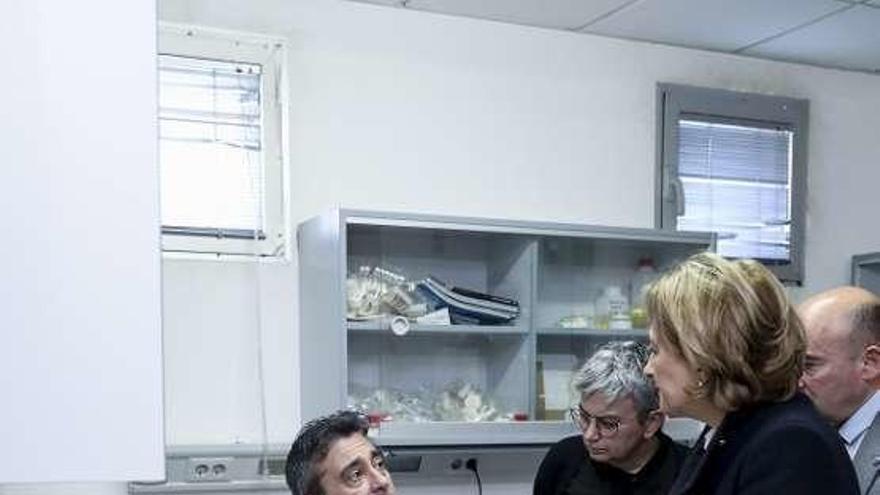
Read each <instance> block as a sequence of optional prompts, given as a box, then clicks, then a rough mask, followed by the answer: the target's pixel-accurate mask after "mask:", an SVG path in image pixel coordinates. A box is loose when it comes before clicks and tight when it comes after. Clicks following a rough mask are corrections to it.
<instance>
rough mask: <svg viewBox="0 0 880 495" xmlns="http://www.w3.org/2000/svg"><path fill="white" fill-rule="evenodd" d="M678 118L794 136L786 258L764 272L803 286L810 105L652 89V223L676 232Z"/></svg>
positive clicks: (682, 88) (680, 88) (675, 87)
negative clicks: (654, 109)
mask: <svg viewBox="0 0 880 495" xmlns="http://www.w3.org/2000/svg"><path fill="white" fill-rule="evenodd" d="M681 114H689V115H694V114H696V115H700V116H702V117H705V118H706V121H714V122H725V123H740V124H747V125H750V126H755V127H768V126H773V127H780V126H781V127H785V128H787V129H790V130H791V131H793V133H794V137H793V149H792V172H791V175H792V177H791V246H790V253H791V258H790V260H789V262H788V263H785V264H768V265H767V267H768V268H769V269H770V270H771V271H772V272H773V273H775V274H776V276H777V277H779V279H780V280H782V281H783V282H787V283H794V284H798V285H800V284H802V283H803V280H804V256H803V253H804V239H805V227H806V225H805V218H804V217H805V212H806V194H807V139H808V125H809V102H808V101H807V100H805V99H799V98H789V97H784V96H771V95H764V94H756V93H743V92H738V91H729V90H723V89H715V88H704V87H697V86H688V85H683V84H670V83H658V84H657V143H656V144H657V150H656V162H657V166H656V173H655V180H654V184H655V194H654V198H655V207H654V223H655V226H656V227H657V228H658V229H666V230H676V229H677V224H676V218H677V216H678V212H679V211H680V209H681V208H683V207H684V204H683V202H682V201H683V196H682V194H681V193H682V186H681V182H680V181H679V179H678V125H677V123H678V120H679V118H680V115H681Z"/></svg>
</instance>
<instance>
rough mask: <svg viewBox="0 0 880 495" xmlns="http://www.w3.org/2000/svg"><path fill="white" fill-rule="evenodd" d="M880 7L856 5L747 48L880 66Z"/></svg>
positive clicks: (852, 66) (782, 56) (768, 53)
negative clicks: (879, 47)
mask: <svg viewBox="0 0 880 495" xmlns="http://www.w3.org/2000/svg"><path fill="white" fill-rule="evenodd" d="M878 46H880V8H874V7H869V6H865V5H856V6H854V7H852V8H851V9H848V10H846V11H845V12H841V13H840V14H837V15H835V16H831V17H829V18H827V19H824V20H822V21H821V22H817V23H816V24H813V25H810V26H807V27H804V28H803V29H799V30H797V31H794V32H792V33H789V34H787V35H785V36H782V37H780V38H777V39H774V40H771V41H768V42H767V43H761V44H760V45H756V46H754V47H752V48H750V49H749V50H747V51H746V52H744V53H746V54H747V55H756V56H759V57H768V58H777V59H786V60H799V61H802V62H806V63H811V64H819V65H828V66H836V67H841V68H850V69H858V70H865V69H873V70H880V51H878V50H877V47H878Z"/></svg>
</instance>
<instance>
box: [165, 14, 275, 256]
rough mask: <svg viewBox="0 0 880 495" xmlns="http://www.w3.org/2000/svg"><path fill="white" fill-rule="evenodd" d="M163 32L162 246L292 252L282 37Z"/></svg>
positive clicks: (191, 30)
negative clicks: (284, 147)
mask: <svg viewBox="0 0 880 495" xmlns="http://www.w3.org/2000/svg"><path fill="white" fill-rule="evenodd" d="M159 40H160V41H159V44H160V46H159V52H160V53H159V165H160V178H161V184H160V191H161V207H162V248H163V250H164V251H165V252H166V253H169V252H170V253H203V254H214V255H233V256H270V257H272V256H284V255H286V254H287V249H288V248H287V244H288V242H287V238H288V235H287V228H286V223H287V222H286V215H285V210H286V208H285V197H284V196H285V195H284V190H285V187H284V182H283V180H284V175H285V174H284V173H283V170H284V154H283V153H282V146H281V143H282V121H281V118H282V112H281V109H282V108H283V105H282V101H281V94H282V85H281V83H280V81H281V76H282V66H281V64H282V63H283V60H284V57H283V48H284V46H283V44H282V43H281V42H279V41H278V40H273V39H267V38H263V37H255V36H250V35H240V34H237V33H226V32H221V31H215V30H206V29H202V28H192V27H184V26H175V25H163V26H162V27H161V31H160V37H159Z"/></svg>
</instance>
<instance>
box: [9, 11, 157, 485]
mask: <svg viewBox="0 0 880 495" xmlns="http://www.w3.org/2000/svg"><path fill="white" fill-rule="evenodd" d="M155 9H156V7H155V2H154V1H152V0H136V1H126V2H117V1H112V0H82V1H78V2H66V1H60V0H34V1H29V2H3V3H2V4H0V17H2V18H3V19H6V21H7V22H4V26H3V29H0V58H2V60H4V61H6V70H5V75H4V77H2V78H0V94H3V95H4V96H3V112H2V113H3V118H2V119H0V136H3V137H2V142H3V153H2V157H3V165H2V167H0V225H2V226H3V229H4V233H3V236H2V242H0V266H2V271H0V301H2V311H0V328H2V333H0V396H2V404H3V405H2V407H0V439H2V440H0V459H2V462H0V483H7V482H66V481H123V480H130V479H157V478H162V477H163V475H164V463H163V450H164V449H163V418H162V353H161V352H162V338H161V323H160V287H159V285H160V264H159V236H158V234H159V224H158V213H159V205H158V169H157V165H156V160H157V153H156V55H155V53H156V49H155V43H156V35H155V33H156V11H155Z"/></svg>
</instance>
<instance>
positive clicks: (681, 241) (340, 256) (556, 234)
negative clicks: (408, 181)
mask: <svg viewBox="0 0 880 495" xmlns="http://www.w3.org/2000/svg"><path fill="white" fill-rule="evenodd" d="M353 226H354V227H356V228H360V227H362V226H366V228H371V227H370V226H374V227H376V228H387V227H392V228H393V227H399V228H406V229H421V230H424V231H432V230H437V231H444V232H450V231H452V232H460V233H463V234H471V233H486V234H492V235H494V234H498V235H503V236H507V237H511V238H514V239H520V240H522V242H523V243H524V244H526V245H527V251H528V252H525V254H523V255H522V256H524V261H520V263H521V266H519V267H518V268H517V269H518V270H521V272H522V273H520V274H519V275H517V276H518V277H520V278H521V280H520V281H519V282H516V283H521V284H525V290H523V291H522V293H521V294H520V296H521V300H520V303H521V305H522V309H523V311H522V314H521V316H520V318H519V320H518V321H517V323H516V326H515V327H512V328H513V329H514V330H513V331H520V332H523V334H524V335H523V336H524V346H525V351H524V352H526V353H527V360H528V363H530V368H529V370H528V373H527V375H524V376H523V380H524V381H525V382H526V383H523V384H522V386H523V387H524V388H525V393H527V394H528V397H529V398H530V399H529V407H530V410H531V411H532V412H533V411H534V410H535V397H536V393H535V388H536V386H535V382H536V373H535V363H536V352H537V350H536V349H537V347H536V346H537V342H538V339H539V338H540V336H541V335H542V334H545V335H559V333H560V332H554V331H552V330H547V329H546V328H544V329H541V328H540V327H539V324H538V322H537V321H536V317H537V316H536V311H535V308H536V304H537V301H538V298H539V296H540V294H538V290H539V288H538V280H539V276H540V274H539V273H538V269H539V268H538V264H539V258H540V253H539V246H540V244H541V242H542V241H544V240H546V239H555V240H562V241H572V242H580V241H586V242H593V241H596V242H603V243H606V245H608V244H607V243H611V244H610V245H611V246H612V247H613V246H614V243H617V242H619V243H621V245H626V246H639V245H640V244H645V245H650V246H652V248H653V249H666V248H667V247H668V248H669V249H670V250H673V251H675V252H676V253H681V254H682V256H681V257H683V256H685V255H686V254H689V253H692V252H698V251H703V250H713V249H714V245H715V240H714V236H713V235H711V234H704V233H688V232H676V231H668V230H657V229H637V228H618V227H607V226H594V225H579V224H568V223H551V222H520V221H514V220H502V219H484V218H472V217H453V216H442V215H425V214H408V213H390V212H377V211H365V210H346V209H343V210H333V211H331V212H328V213H325V214H323V215H320V216H317V217H314V218H312V219H310V220H307V221H306V222H303V223H302V224H300V225H299V227H298V230H297V247H298V254H299V313H300V345H299V351H300V368H301V376H300V396H301V417H302V420H303V421H307V420H309V419H311V418H314V417H317V416H320V415H323V414H327V413H329V412H331V411H333V410H336V409H340V408H344V407H345V406H346V403H347V392H348V369H347V367H348V348H347V345H348V340H347V333H348V332H349V331H350V330H349V329H350V328H351V329H353V331H361V330H364V329H363V328H360V329H359V328H358V324H349V322H347V321H346V294H345V280H346V276H347V273H348V271H349V270H348V266H347V264H348V259H349V258H348V257H349V253H348V234H349V230H350V229H351V228H352V227H353ZM524 251H525V250H524ZM510 328H511V327H508V329H507V330H503V329H502V330H499V329H497V328H495V327H469V328H467V329H464V330H466V331H468V332H486V333H491V332H499V331H502V332H503V331H511V330H510ZM415 330H416V331H423V332H426V333H428V332H430V331H431V329H430V328H421V329H419V328H416V329H415ZM561 333H563V334H564V333H566V331H562V332H561ZM631 333H632V332H630V333H629V334H627V333H626V332H623V333H621V334H620V337H621V338H626V337H628V336H631ZM529 417H530V418H531V417H533V416H531V415H530V416H529ZM389 426H393V427H392V428H388V429H385V428H384V427H383V428H382V429H380V431H379V435H378V436H379V440H380V441H381V442H382V443H383V444H384V445H388V446H451V445H469V446H473V445H537V444H540V445H546V444H549V443H553V442H555V441H557V440H559V439H560V438H562V437H563V436H565V435H567V434H570V433H572V432H573V429H572V425H570V424H569V423H568V422H565V421H525V422H485V423H463V422H462V423H454V422H450V423H444V422H432V423H406V422H399V423H397V424H394V425H389ZM683 428H684V430H686V431H687V432H686V433H682V434H678V435H676V434H675V431H674V430H676V424H675V423H674V422H672V423H670V424H669V428H668V429H669V430H673V435H675V436H678V437H680V438H686V437H688V436H690V434H691V433H692V431H693V427H692V425H684V426H683Z"/></svg>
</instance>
